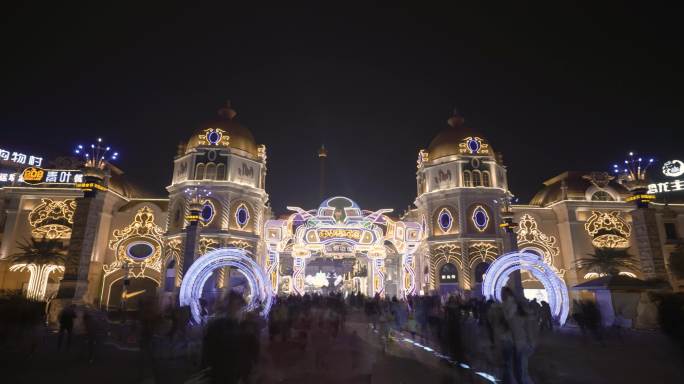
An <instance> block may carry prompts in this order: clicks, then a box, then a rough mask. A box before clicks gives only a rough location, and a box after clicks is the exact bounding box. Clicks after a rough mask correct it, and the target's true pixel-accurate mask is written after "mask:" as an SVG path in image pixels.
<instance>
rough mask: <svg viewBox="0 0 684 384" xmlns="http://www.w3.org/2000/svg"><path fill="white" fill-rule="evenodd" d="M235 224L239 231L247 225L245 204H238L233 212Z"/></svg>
mask: <svg viewBox="0 0 684 384" xmlns="http://www.w3.org/2000/svg"><path fill="white" fill-rule="evenodd" d="M235 222H236V223H237V225H238V227H239V228H240V229H244V228H245V227H246V226H247V224H248V223H249V209H247V206H246V205H245V203H240V205H238V207H237V209H236V210H235Z"/></svg>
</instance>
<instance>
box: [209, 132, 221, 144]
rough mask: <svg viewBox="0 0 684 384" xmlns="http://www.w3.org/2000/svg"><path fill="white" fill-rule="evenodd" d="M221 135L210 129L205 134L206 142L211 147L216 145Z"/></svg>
mask: <svg viewBox="0 0 684 384" xmlns="http://www.w3.org/2000/svg"><path fill="white" fill-rule="evenodd" d="M222 137H223V135H222V134H221V132H219V131H217V130H216V129H212V130H211V131H209V133H207V141H208V142H209V143H211V144H213V145H218V143H220V142H221V138H222Z"/></svg>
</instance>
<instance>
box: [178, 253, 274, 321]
mask: <svg viewBox="0 0 684 384" xmlns="http://www.w3.org/2000/svg"><path fill="white" fill-rule="evenodd" d="M222 267H232V268H235V269H236V270H237V271H239V272H240V273H242V275H244V276H245V279H246V280H247V285H249V291H250V298H249V302H248V303H247V305H246V306H245V307H244V308H243V309H242V310H243V311H245V312H249V311H252V310H254V309H257V308H261V313H260V314H261V315H262V316H263V317H266V316H268V312H269V311H270V310H271V304H272V302H273V288H272V287H271V282H270V280H269V278H268V276H267V275H266V272H264V270H263V268H261V266H260V265H259V264H257V263H256V262H255V261H254V260H253V259H252V257H251V256H250V254H249V253H248V252H247V251H245V250H244V249H239V248H220V249H216V250H213V251H210V252H207V253H206V254H204V255H203V256H202V257H200V258H198V259H197V260H195V262H194V263H192V265H191V266H190V268H189V269H188V271H187V272H186V273H185V275H184V276H183V281H182V282H181V288H180V293H179V297H178V298H179V301H180V305H181V306H189V307H190V312H191V313H192V319H193V322H194V323H195V324H202V321H203V318H202V308H201V306H200V298H202V291H203V289H204V286H205V285H206V283H207V280H209V277H211V275H212V273H213V272H214V271H215V270H216V269H218V268H222Z"/></svg>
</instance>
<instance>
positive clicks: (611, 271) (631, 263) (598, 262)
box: [575, 248, 637, 275]
mask: <svg viewBox="0 0 684 384" xmlns="http://www.w3.org/2000/svg"><path fill="white" fill-rule="evenodd" d="M588 256H589V257H585V258H581V259H577V260H575V268H577V269H584V270H587V271H588V272H596V273H598V274H599V275H617V274H619V273H620V269H631V270H636V269H637V268H636V262H635V259H634V257H633V256H632V255H630V254H629V248H594V253H589V254H588Z"/></svg>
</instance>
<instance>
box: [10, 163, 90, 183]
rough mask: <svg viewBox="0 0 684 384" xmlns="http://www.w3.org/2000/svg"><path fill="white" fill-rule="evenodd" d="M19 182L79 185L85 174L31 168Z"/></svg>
mask: <svg viewBox="0 0 684 384" xmlns="http://www.w3.org/2000/svg"><path fill="white" fill-rule="evenodd" d="M17 181H23V182H24V183H26V184H32V185H35V184H78V183H82V182H83V173H82V172H81V171H79V170H73V169H42V168H39V167H29V168H26V169H24V171H23V172H22V173H21V176H19V178H18V180H17Z"/></svg>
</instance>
